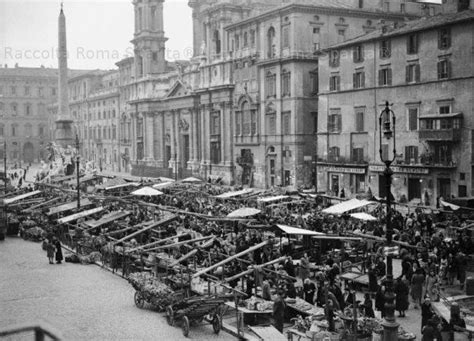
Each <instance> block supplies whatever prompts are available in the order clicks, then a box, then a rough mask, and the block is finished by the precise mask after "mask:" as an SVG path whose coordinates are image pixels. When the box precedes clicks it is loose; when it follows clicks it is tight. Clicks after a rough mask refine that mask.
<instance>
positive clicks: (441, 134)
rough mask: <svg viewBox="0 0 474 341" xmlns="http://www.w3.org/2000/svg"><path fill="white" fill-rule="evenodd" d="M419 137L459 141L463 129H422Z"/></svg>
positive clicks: (441, 140)
mask: <svg viewBox="0 0 474 341" xmlns="http://www.w3.org/2000/svg"><path fill="white" fill-rule="evenodd" d="M419 137H420V139H422V140H426V141H429V142H430V141H431V142H459V141H460V140H461V129H454V128H451V129H438V130H435V129H432V130H428V129H426V130H420V131H419Z"/></svg>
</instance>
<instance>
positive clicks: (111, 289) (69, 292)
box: [0, 238, 235, 341]
mask: <svg viewBox="0 0 474 341" xmlns="http://www.w3.org/2000/svg"><path fill="white" fill-rule="evenodd" d="M0 259H1V266H0V271H1V273H2V274H1V276H0V328H3V327H7V326H11V325H17V324H24V323H32V322H37V321H44V322H46V323H47V324H49V325H51V326H53V327H54V328H56V329H57V330H59V331H60V332H61V333H62V336H63V337H64V339H65V340H102V341H103V340H189V339H192V340H234V339H235V338H234V337H232V336H231V335H229V334H227V333H225V332H223V331H221V333H220V334H219V335H215V334H214V332H213V331H212V327H211V325H210V324H202V325H199V326H195V327H192V328H191V331H190V337H189V338H185V337H184V336H183V335H182V331H181V328H180V325H177V326H175V327H171V326H169V325H168V324H167V322H166V318H165V316H164V314H161V313H157V312H155V311H152V310H148V309H144V310H141V309H138V308H137V307H136V306H135V304H134V301H133V295H134V289H133V287H132V286H131V285H130V284H129V283H128V282H127V281H126V280H124V279H122V278H120V277H118V276H115V275H113V274H112V273H110V272H108V271H106V270H103V269H101V268H99V267H98V266H95V265H79V264H71V263H63V264H59V265H58V264H54V265H51V264H49V263H48V259H47V258H46V253H45V252H44V251H42V250H41V244H40V243H33V242H26V241H24V240H22V239H19V238H7V239H6V240H5V241H3V242H0ZM5 340H32V334H21V336H18V335H15V337H10V338H8V339H5Z"/></svg>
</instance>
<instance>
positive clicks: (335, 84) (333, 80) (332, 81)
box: [329, 75, 341, 91]
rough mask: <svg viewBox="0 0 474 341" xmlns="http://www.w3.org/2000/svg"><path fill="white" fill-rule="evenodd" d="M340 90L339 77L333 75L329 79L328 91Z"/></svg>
mask: <svg viewBox="0 0 474 341" xmlns="http://www.w3.org/2000/svg"><path fill="white" fill-rule="evenodd" d="M340 89H341V77H340V76H339V75H334V76H331V77H330V78H329V91H339V90H340Z"/></svg>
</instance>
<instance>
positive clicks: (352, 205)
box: [322, 199, 372, 214]
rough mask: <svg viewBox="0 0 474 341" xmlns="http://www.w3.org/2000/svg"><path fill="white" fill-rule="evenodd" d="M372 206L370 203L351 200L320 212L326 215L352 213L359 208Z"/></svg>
mask: <svg viewBox="0 0 474 341" xmlns="http://www.w3.org/2000/svg"><path fill="white" fill-rule="evenodd" d="M370 204H372V202H371V201H367V200H359V199H351V200H347V201H343V202H340V203H339V204H336V205H333V206H331V207H328V208H326V209H324V210H323V211H322V212H323V213H327V214H342V213H344V212H348V211H352V210H355V209H358V208H361V207H365V206H367V205H370Z"/></svg>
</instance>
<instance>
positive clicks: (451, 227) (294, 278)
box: [23, 175, 472, 340]
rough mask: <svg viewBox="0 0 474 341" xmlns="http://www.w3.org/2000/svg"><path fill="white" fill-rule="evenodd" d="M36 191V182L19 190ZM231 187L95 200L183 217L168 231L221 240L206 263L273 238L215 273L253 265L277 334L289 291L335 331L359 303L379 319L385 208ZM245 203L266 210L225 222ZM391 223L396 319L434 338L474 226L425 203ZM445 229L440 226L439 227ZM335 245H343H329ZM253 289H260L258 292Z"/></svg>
mask: <svg viewBox="0 0 474 341" xmlns="http://www.w3.org/2000/svg"><path fill="white" fill-rule="evenodd" d="M23 176H24V175H23ZM32 189H33V188H32V187H31V188H28V189H23V191H27V190H32ZM228 190H229V189H228V188H224V187H222V186H214V185H209V184H206V185H199V186H182V187H180V185H177V186H172V187H170V188H165V189H162V191H163V192H164V195H161V196H156V197H149V198H140V200H139V201H140V202H139V203H137V201H133V200H130V198H129V197H125V198H123V197H121V198H120V199H121V200H113V198H111V196H110V195H109V194H107V193H103V192H100V191H99V192H96V193H95V194H94V196H92V197H91V198H93V199H94V200H97V201H100V205H101V206H103V207H104V208H105V210H104V211H103V212H102V213H109V212H113V211H117V210H130V211H131V212H132V214H131V215H129V216H128V217H127V218H125V220H124V224H125V225H129V226H135V225H137V224H140V223H142V222H144V221H150V220H156V219H157V217H158V219H159V217H160V214H161V213H160V212H162V211H163V210H165V211H166V210H169V211H170V212H172V213H173V214H176V215H178V218H179V219H176V220H174V221H172V222H171V223H169V224H167V225H166V226H163V227H162V228H161V229H162V236H167V235H174V234H177V235H180V234H181V233H187V235H186V236H184V237H182V238H181V240H186V239H193V238H199V237H205V236H214V237H216V238H215V240H214V242H213V244H212V245H211V246H210V248H209V249H208V250H206V251H204V250H203V251H199V252H198V253H197V255H196V262H197V263H199V264H202V265H203V266H209V265H211V264H213V263H216V262H218V261H221V260H223V259H226V258H227V257H229V256H232V255H235V254H237V253H239V252H242V251H244V250H247V249H249V248H250V247H252V246H254V245H257V244H259V243H261V242H262V241H265V240H268V239H272V240H273V242H272V243H269V244H268V245H267V246H265V247H263V248H261V249H258V250H255V251H253V252H251V253H249V254H247V255H245V256H242V257H241V259H239V260H236V261H233V262H230V263H228V264H227V265H226V266H225V267H223V268H222V269H220V273H219V274H218V275H219V276H220V277H221V278H229V277H231V276H234V275H236V274H239V273H241V272H243V271H245V270H248V269H252V268H253V269H254V271H253V272H251V273H249V274H247V275H246V276H245V281H244V282H245V287H244V291H245V292H246V294H247V295H248V296H253V295H256V294H258V295H260V296H262V297H263V298H264V299H272V296H271V291H272V290H271V289H274V290H275V292H276V293H277V296H278V297H279V298H277V300H276V304H275V305H274V309H275V312H274V318H275V321H276V323H275V326H276V327H277V329H279V330H280V331H281V330H282V328H283V318H284V317H285V314H284V313H282V312H283V311H285V301H284V300H283V299H282V298H285V297H288V298H295V297H297V296H299V297H301V298H303V299H304V300H306V301H307V302H308V303H310V304H315V305H317V306H320V307H324V308H325V311H326V314H327V317H328V322H329V330H334V312H336V311H340V312H344V310H345V309H346V308H347V307H352V306H353V305H354V304H356V305H357V306H358V308H359V309H360V311H361V312H362V313H363V314H364V315H365V316H367V317H375V311H380V314H381V317H384V311H385V303H386V301H385V298H386V296H385V292H386V285H385V284H386V283H385V282H384V278H385V276H386V264H385V262H384V259H385V255H384V252H383V246H384V245H385V243H384V241H381V238H384V237H385V234H386V231H385V220H386V211H385V208H384V206H385V205H383V204H380V203H379V204H376V205H375V207H374V206H372V207H371V208H370V214H372V215H373V216H375V217H376V218H377V221H374V222H371V221H370V222H368V221H362V220H357V219H354V218H351V217H350V216H348V215H347V214H343V215H342V216H335V215H328V214H325V213H323V212H322V209H323V208H324V207H325V206H327V205H328V203H327V202H326V200H325V199H322V198H320V197H318V198H316V199H314V198H312V197H307V196H305V195H292V196H289V198H288V199H289V201H285V200H284V201H280V202H277V203H274V204H267V205H265V204H262V203H261V202H259V201H258V200H257V199H258V198H259V197H261V196H262V195H274V194H277V193H275V192H274V191H273V192H266V193H250V194H248V195H246V197H245V198H237V199H228V200H225V201H223V200H220V199H217V198H216V197H215V196H217V195H219V194H221V193H223V192H225V191H228ZM46 195H50V197H52V196H53V194H46ZM64 195H65V196H66V197H65V198H64V202H67V201H68V198H67V195H68V194H64ZM69 196H70V198H69V200H71V201H72V200H74V198H73V196H71V195H70V194H69ZM243 207H249V208H258V209H260V210H261V213H260V214H257V215H255V216H252V219H249V220H243V221H230V220H228V219H225V217H226V216H227V215H228V214H229V213H230V212H232V211H234V210H237V209H239V208H243ZM102 213H101V214H102ZM27 218H28V219H31V217H27ZM92 218H93V217H92ZM97 218H98V217H97ZM25 219H26V218H25ZM44 223H47V224H50V226H51V229H53V230H54V222H53V221H52V220H51V221H47V222H46V221H44ZM79 223H80V222H79ZM276 224H283V225H289V226H295V227H299V228H304V229H308V230H312V231H316V232H323V233H327V234H330V235H334V236H369V237H367V238H361V239H360V240H359V241H354V242H350V243H349V242H341V241H328V242H326V243H319V244H318V245H314V244H311V243H314V242H312V241H311V240H310V239H308V238H303V239H302V240H301V241H300V242H299V243H296V244H295V243H293V242H290V241H289V240H288V239H285V238H283V239H281V238H280V239H279V237H282V235H281V232H279V231H277V230H275V228H274V226H275V225H276ZM391 226H392V227H393V233H394V235H393V239H394V241H396V242H399V244H398V245H400V250H399V257H400V259H401V273H400V274H399V276H397V278H396V279H395V283H394V286H393V290H394V292H395V295H396V297H395V306H396V311H397V312H398V316H399V317H401V318H403V317H405V316H406V311H407V310H408V309H409V307H410V306H412V307H413V308H414V309H420V313H421V317H422V319H421V321H422V323H421V327H422V328H423V339H424V340H431V339H433V338H430V337H431V336H429V335H435V334H436V331H438V330H439V328H438V327H437V326H438V324H439V323H438V322H439V321H437V320H436V316H435V315H434V314H433V311H432V310H431V309H430V302H435V301H438V300H439V299H440V294H441V288H442V287H444V286H446V285H455V284H456V285H458V286H459V289H463V287H464V285H465V281H466V272H467V270H468V259H469V255H470V254H471V253H472V251H471V249H472V248H471V246H472V241H471V237H472V236H471V230H470V229H469V226H468V223H467V222H465V221H463V220H462V219H460V218H459V217H458V216H457V215H454V214H446V213H442V212H441V213H435V212H426V210H423V209H421V208H414V209H413V212H411V213H409V214H407V215H406V214H405V215H404V214H402V213H400V212H398V211H397V210H393V211H392V221H391ZM439 226H443V227H444V228H441V229H440V228H439ZM114 229H118V228H117V227H115V226H114V224H109V225H106V226H105V227H102V228H98V229H92V230H90V229H89V231H87V233H88V234H90V235H101V234H103V233H106V232H109V231H112V230H114ZM126 233H128V231H124V232H123V235H120V234H119V235H116V236H115V238H117V239H119V238H121V237H122V236H125V235H126ZM370 236H371V237H374V238H370ZM58 237H59V236H51V235H50V236H48V243H47V247H46V250H47V256H48V259H49V261H50V263H53V262H54V258H55V260H56V262H57V263H60V262H61V261H62V260H63V257H62V254H61V253H60V251H61V247H60V242H59V240H58V239H57V238H58ZM152 237H153V235H152V232H151V231H146V232H144V233H142V234H140V235H138V236H137V237H136V238H134V239H133V240H132V241H130V242H134V243H136V244H147V243H150V242H152V241H153V238H152ZM377 237H378V238H377ZM58 245H59V246H58ZM315 246H316V247H315ZM333 249H339V250H340V251H339V252H333V251H332V250H333ZM187 252H189V249H188V248H186V246H182V247H181V248H179V249H178V250H175V251H174V257H175V258H179V257H180V256H182V255H184V254H186V253H187ZM280 257H286V259H285V261H283V262H281V263H279V264H276V265H275V266H274V268H271V269H270V271H267V270H265V269H262V268H261V267H260V265H261V264H265V263H267V262H269V261H272V260H274V259H278V258H280ZM348 262H351V263H360V264H361V267H362V269H363V270H362V271H364V272H366V273H367V274H368V277H369V288H368V291H367V292H366V294H365V295H364V297H363V299H360V300H359V299H358V298H357V295H356V290H355V289H356V287H355V286H353V285H351V284H350V283H346V285H344V283H343V281H342V280H341V278H340V275H341V273H342V272H343V271H344V268H345V265H347V264H351V263H348ZM312 264H314V266H313V268H312ZM310 270H311V271H310ZM238 282H239V280H238V279H236V280H233V281H231V282H230V283H229V284H230V285H231V286H232V287H234V288H235V287H237V286H238ZM257 288H261V291H260V290H257ZM456 316H457V315H455V314H454V317H453V319H452V321H448V322H449V323H447V324H446V325H445V326H443V328H445V329H448V328H451V330H452V329H453V328H454V326H461V327H462V326H463V320H462V318H461V315H460V314H459V316H458V317H459V318H458V317H456ZM464 326H465V324H464ZM425 336H426V337H425Z"/></svg>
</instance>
